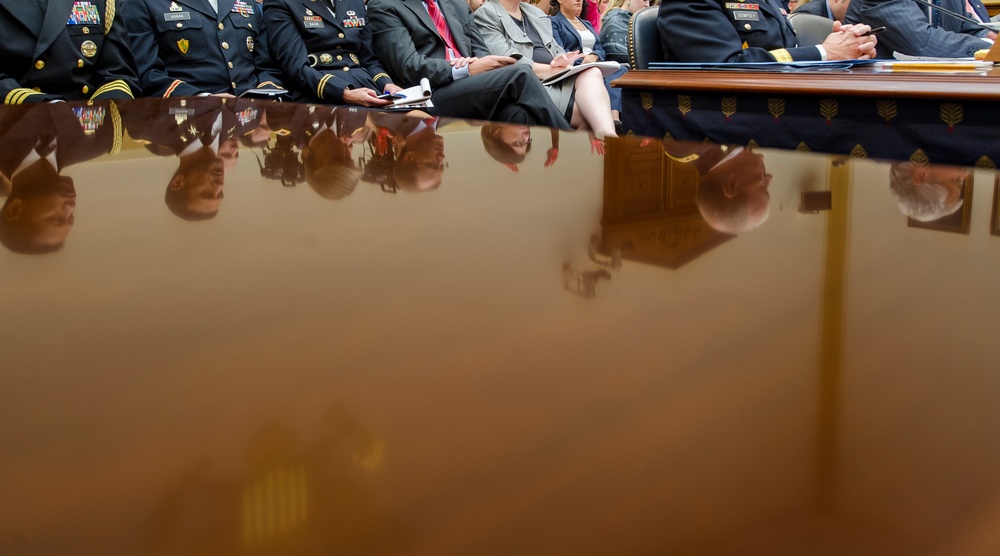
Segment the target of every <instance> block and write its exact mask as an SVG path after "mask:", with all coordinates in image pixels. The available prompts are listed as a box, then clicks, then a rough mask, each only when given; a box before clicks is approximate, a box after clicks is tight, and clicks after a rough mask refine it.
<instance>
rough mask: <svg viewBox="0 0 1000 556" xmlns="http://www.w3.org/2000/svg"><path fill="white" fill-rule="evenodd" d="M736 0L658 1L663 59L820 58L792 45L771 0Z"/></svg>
mask: <svg viewBox="0 0 1000 556" xmlns="http://www.w3.org/2000/svg"><path fill="white" fill-rule="evenodd" d="M855 1H860V0H855ZM906 1H909V0H906ZM853 3H854V2H852V4H853ZM741 5H742V6H746V4H742V3H736V2H728V1H727V0H690V1H684V2H681V1H673V0H670V1H665V2H662V3H661V4H660V11H659V14H658V18H657V22H656V25H657V27H658V29H659V31H660V40H661V41H662V43H663V52H664V53H665V54H666V57H667V60H669V61H672V62H773V61H775V59H784V58H787V59H790V60H795V61H798V60H819V59H820V58H821V56H820V53H819V49H817V48H816V47H815V46H796V42H795V31H794V30H793V29H792V26H791V24H789V23H788V19H787V18H786V17H785V15H784V14H782V13H781V9H782V8H781V6H780V5H779V4H778V3H777V0H760V3H759V4H756V5H757V6H758V9H756V10H750V9H745V8H740V7H739V6H741ZM751 5H753V4H751ZM743 43H746V44H747V48H743ZM786 61H787V60H786Z"/></svg>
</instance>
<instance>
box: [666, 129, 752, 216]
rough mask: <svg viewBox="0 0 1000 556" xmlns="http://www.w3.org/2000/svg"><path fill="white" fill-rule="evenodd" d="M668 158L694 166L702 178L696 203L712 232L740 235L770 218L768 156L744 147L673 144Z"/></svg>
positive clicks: (667, 146) (668, 144) (667, 150)
mask: <svg viewBox="0 0 1000 556" xmlns="http://www.w3.org/2000/svg"><path fill="white" fill-rule="evenodd" d="M663 150H664V152H665V153H666V155H667V156H668V157H670V158H671V159H673V160H676V161H678V162H681V163H685V164H691V165H692V166H694V167H695V168H696V169H697V170H698V174H699V175H700V176H701V180H700V183H699V184H698V194H697V196H696V197H695V203H696V204H697V206H698V211H699V212H701V216H702V218H704V219H705V222H706V223H708V225H709V226H711V227H712V228H714V229H716V230H719V231H720V232H725V233H729V234H739V233H742V232H746V231H749V230H752V229H754V228H756V227H757V226H760V225H761V224H763V223H764V221H765V220H767V217H768V215H769V214H770V212H769V209H768V201H770V199H771V195H770V194H769V193H768V192H767V188H768V186H769V185H771V174H768V173H767V169H766V168H765V167H764V155H762V154H757V153H755V152H753V151H751V150H749V149H745V148H743V147H729V146H727V145H706V144H700V143H678V142H669V143H666V144H665V145H664V148H663Z"/></svg>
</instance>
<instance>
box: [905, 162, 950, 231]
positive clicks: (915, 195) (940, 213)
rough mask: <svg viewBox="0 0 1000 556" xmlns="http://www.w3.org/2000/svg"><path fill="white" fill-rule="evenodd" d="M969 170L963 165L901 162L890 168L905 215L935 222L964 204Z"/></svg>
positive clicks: (922, 220)
mask: <svg viewBox="0 0 1000 556" xmlns="http://www.w3.org/2000/svg"><path fill="white" fill-rule="evenodd" d="M968 177H969V171H968V170H967V169H965V168H961V167H959V166H944V165H941V164H935V165H926V164H913V163H912V162H900V163H896V164H893V165H892V167H891V168H890V169H889V192H890V193H891V194H892V197H893V199H895V201H896V204H897V205H898V206H899V211H900V212H902V213H903V214H904V215H906V216H908V217H910V218H913V219H914V220H919V221H921V222H931V221H934V220H937V219H939V218H943V217H945V216H948V215H949V214H953V213H955V211H957V210H958V209H959V208H961V207H962V202H963V201H962V192H963V190H964V188H965V180H966V178H968Z"/></svg>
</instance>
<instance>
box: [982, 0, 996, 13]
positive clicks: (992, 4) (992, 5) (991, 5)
mask: <svg viewBox="0 0 1000 556" xmlns="http://www.w3.org/2000/svg"><path fill="white" fill-rule="evenodd" d="M983 5H984V6H986V11H987V12H989V14H990V16H994V15H997V14H998V13H1000V1H998V0H986V1H985V2H983Z"/></svg>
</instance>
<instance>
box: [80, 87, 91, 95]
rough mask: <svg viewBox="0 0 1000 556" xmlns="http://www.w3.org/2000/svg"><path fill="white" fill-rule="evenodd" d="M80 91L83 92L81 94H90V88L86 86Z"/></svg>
mask: <svg viewBox="0 0 1000 556" xmlns="http://www.w3.org/2000/svg"><path fill="white" fill-rule="evenodd" d="M81 90H82V91H83V94H87V93H89V92H90V87H88V86H86V85H84V86H83V89H81Z"/></svg>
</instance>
